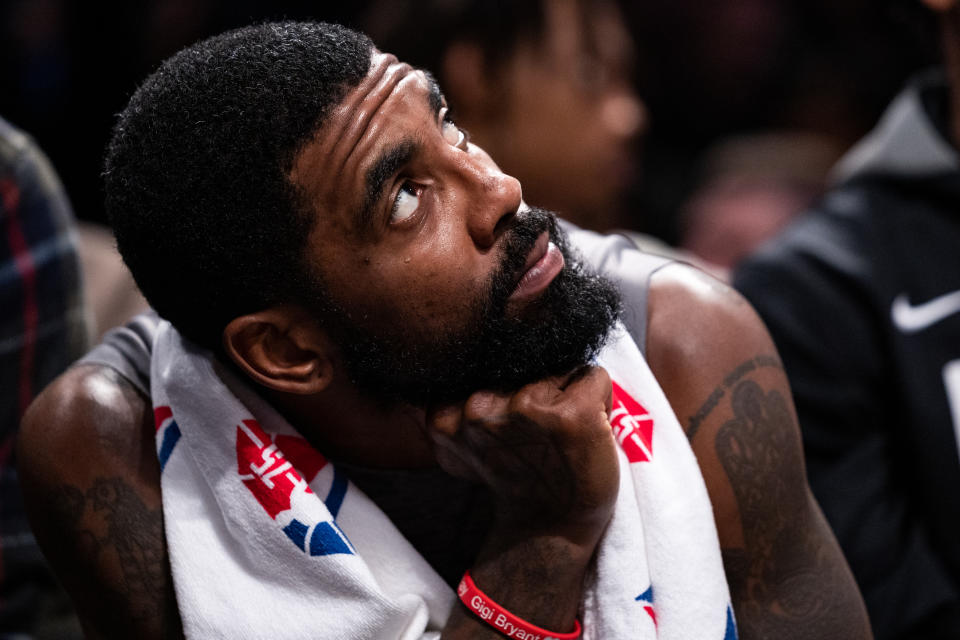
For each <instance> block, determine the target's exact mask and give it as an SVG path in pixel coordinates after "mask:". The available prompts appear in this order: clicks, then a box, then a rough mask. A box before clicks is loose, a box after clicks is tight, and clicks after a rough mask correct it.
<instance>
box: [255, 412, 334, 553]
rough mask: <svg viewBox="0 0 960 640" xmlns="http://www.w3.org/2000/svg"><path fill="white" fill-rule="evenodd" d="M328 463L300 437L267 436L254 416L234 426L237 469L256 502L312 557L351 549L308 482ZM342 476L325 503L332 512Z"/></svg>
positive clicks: (332, 513)
mask: <svg viewBox="0 0 960 640" xmlns="http://www.w3.org/2000/svg"><path fill="white" fill-rule="evenodd" d="M326 465H327V459H326V458H324V457H323V456H322V455H320V453H318V452H317V451H316V450H315V449H314V448H313V447H311V446H310V445H309V444H308V443H307V441H306V440H304V439H303V438H301V437H299V436H292V435H283V434H279V435H277V436H276V437H275V438H271V437H270V434H268V433H267V432H266V431H264V430H263V428H262V427H261V426H260V424H259V423H258V422H257V421H256V420H243V421H242V422H241V423H240V424H239V425H238V426H237V472H238V473H239V475H240V480H241V481H242V482H243V484H244V486H246V487H247V489H249V490H250V493H252V494H253V497H255V498H256V499H257V502H259V503H260V506H261V507H263V509H264V511H266V512H267V515H269V516H270V517H271V518H273V519H274V520H275V521H276V522H277V523H278V524H279V525H280V526H281V528H282V529H283V532H284V533H285V534H286V536H287V537H288V538H289V539H290V540H291V541H293V543H294V544H295V545H296V546H297V548H299V549H300V550H301V551H303V552H305V553H308V554H309V555H311V556H324V555H332V554H336V553H347V554H352V553H353V549H352V547H351V546H350V543H349V541H347V538H346V536H344V535H343V532H341V531H340V528H339V527H338V526H337V525H336V523H334V522H331V521H328V520H327V519H326V518H327V517H329V516H326V514H324V513H323V509H322V507H321V506H320V503H319V499H318V498H317V497H316V496H315V495H314V494H313V491H312V490H311V489H310V485H309V484H308V483H309V482H311V481H312V480H313V478H314V477H315V476H316V475H317V474H318V473H319V472H320V470H321V469H323V468H324V467H325V466H326ZM345 490H346V480H345V479H344V478H339V477H336V476H335V478H334V481H333V486H332V487H331V491H330V495H328V496H327V501H326V504H327V507H328V511H330V512H331V515H333V516H336V512H337V509H339V506H340V502H341V501H342V500H343V492H344V491H345Z"/></svg>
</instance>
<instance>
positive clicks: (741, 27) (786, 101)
mask: <svg viewBox="0 0 960 640" xmlns="http://www.w3.org/2000/svg"><path fill="white" fill-rule="evenodd" d="M450 1H451V2H456V0H450ZM369 5H370V2H364V1H355V2H351V3H346V2H339V3H335V4H326V3H322V2H306V1H299V2H297V1H285V2H263V1H258V0H230V1H225V0H143V1H134V0H130V1H106V2H79V1H71V0H2V1H0V79H2V84H0V113H2V114H3V115H4V117H6V118H7V119H8V120H10V121H11V122H13V123H15V124H16V125H17V126H19V127H20V128H22V129H25V130H26V131H28V132H30V133H32V134H33V135H34V137H35V138H36V139H37V141H38V143H39V144H40V146H41V147H42V148H43V149H44V150H46V152H47V153H48V154H49V155H50V157H51V159H52V160H53V163H54V165H55V166H56V168H57V170H58V172H59V173H60V175H61V177H62V179H63V181H64V183H65V185H66V189H67V192H68V194H69V196H70V198H71V200H72V202H73V205H74V208H75V210H76V213H77V216H78V217H79V218H80V219H82V220H88V221H102V220H103V213H102V197H101V187H100V179H99V172H100V167H101V160H102V154H103V148H104V145H105V143H106V140H107V137H108V135H109V130H110V127H111V125H112V122H113V118H114V114H115V113H117V112H118V111H119V110H121V109H122V108H123V106H124V104H125V102H126V99H127V98H128V96H129V95H130V93H131V92H132V91H133V89H134V88H135V86H136V84H137V82H138V81H140V80H141V79H143V78H144V77H145V75H146V74H147V73H149V72H150V71H151V70H152V69H154V68H155V67H156V65H157V64H158V63H159V61H160V60H162V59H163V58H165V57H166V56H169V55H170V54H172V53H173V52H175V51H176V50H178V49H179V48H181V47H182V46H184V45H186V44H188V43H190V42H193V41H195V40H197V39H199V38H202V37H204V36H207V35H210V34H213V33H216V32H219V31H222V30H224V29H226V28H229V27H233V26H239V25H243V24H247V23H250V22H252V21H260V20H265V19H275V18H318V19H325V20H332V21H339V22H342V23H345V24H348V25H351V26H361V25H362V20H363V19H364V12H365V11H366V10H367V8H368V6H369ZM914 5H919V3H915V2H909V1H906V0H904V1H902V2H877V1H876V0H723V1H721V2H716V1H707V0H647V1H644V2H622V3H621V11H622V14H623V16H624V18H625V21H626V24H627V26H628V28H629V30H630V32H631V33H632V35H633V38H634V40H635V46H636V52H637V56H636V60H635V66H634V69H635V70H636V90H637V92H638V94H639V96H640V97H641V98H642V99H643V101H644V102H645V103H646V106H647V108H648V110H649V122H648V127H647V131H646V134H645V135H644V136H642V137H641V138H640V139H639V142H638V143H637V144H639V145H640V147H641V150H640V151H641V153H640V158H641V159H642V166H641V167H639V168H638V169H637V170H636V176H635V178H634V180H633V183H632V185H631V186H630V188H629V190H628V191H627V194H626V196H625V203H626V206H625V211H626V212H627V216H626V217H625V218H624V219H623V224H622V225H621V226H625V227H629V228H632V229H635V230H639V231H644V232H647V233H650V234H652V235H654V236H657V237H659V238H661V239H663V240H665V241H667V242H668V243H670V244H693V245H694V248H695V247H696V242H697V240H696V234H697V232H698V226H697V225H699V224H700V223H699V222H698V220H699V217H698V216H700V212H701V211H702V210H704V208H706V210H707V211H709V212H711V214H710V215H713V213H712V212H713V211H715V210H716V208H717V207H718V206H720V207H721V208H722V207H723V206H725V203H726V202H727V201H726V200H724V198H726V197H728V196H729V188H728V187H729V184H728V182H729V181H727V182H725V176H728V175H729V174H730V173H731V172H732V173H733V174H735V175H736V176H740V175H741V174H744V173H746V174H748V175H753V174H756V173H760V174H764V175H766V174H776V176H780V175H781V173H785V174H789V177H788V178H785V180H786V181H790V180H793V179H794V178H796V179H797V180H798V181H799V182H803V181H804V180H806V179H807V178H806V177H805V176H806V174H809V184H807V185H800V192H799V193H798V194H793V195H796V198H795V200H796V206H803V205H804V204H806V201H807V200H809V198H810V197H812V195H813V194H815V192H816V191H817V189H818V188H819V186H820V183H821V181H822V178H823V175H824V172H825V167H828V166H829V164H830V163H831V162H832V161H833V160H834V159H835V158H836V157H837V156H838V155H839V154H840V153H841V152H842V151H843V150H844V149H845V148H846V147H847V146H849V145H850V144H851V143H852V142H853V141H855V140H856V139H857V138H859V137H860V136H862V135H863V134H864V133H866V132H867V131H868V130H869V128H870V127H871V126H872V125H873V124H874V122H875V121H876V119H877V117H878V115H879V114H880V112H881V110H882V108H883V107H884V106H885V105H886V103H887V102H888V101H889V100H890V99H891V98H892V96H893V95H894V94H895V93H896V91H897V89H898V88H899V87H900V86H901V85H902V83H903V82H904V80H905V78H906V77H907V76H908V75H909V73H910V72H911V71H912V70H915V69H917V68H921V67H924V66H927V65H929V64H930V63H931V62H932V61H933V60H934V59H935V57H936V54H937V52H936V51H935V50H932V49H931V47H932V46H933V43H935V41H936V38H935V35H936V34H935V33H933V32H931V31H930V25H927V24H926V23H925V18H926V15H925V13H924V12H923V11H922V10H921V9H920V7H919V6H914ZM454 106H455V105H454ZM783 134H786V135H783ZM793 150H795V151H796V152H795V153H794V152H793ZM785 151H786V153H785ZM785 157H786V160H785ZM781 165H784V166H781ZM718 176H719V177H718ZM776 176H775V177H776ZM761 177H762V178H763V179H766V178H764V177H763V176H761ZM767 177H769V176H767ZM777 179H779V178H777ZM734 182H735V183H736V180H734ZM718 185H719V186H718ZM718 189H719V191H718ZM781 195H782V194H781ZM793 195H788V196H787V197H786V200H785V201H786V202H789V203H792V202H794V200H791V198H793ZM778 197H779V196H778ZM718 198H719V202H718ZM734 202H736V203H737V205H736V207H735V208H736V209H737V210H738V211H740V210H742V209H743V206H742V203H741V202H740V200H738V199H734ZM781 204H782V202H781ZM758 206H763V205H758ZM790 206H793V205H792V204H789V205H787V208H788V209H789V208H790ZM700 233H701V235H703V231H701V232H700ZM686 236H691V237H693V238H694V239H693V240H690V239H689V238H686ZM706 236H708V237H712V236H711V234H710V233H709V232H707V233H706ZM704 251H706V252H709V251H710V249H709V248H707V249H704Z"/></svg>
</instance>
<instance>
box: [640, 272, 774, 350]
mask: <svg viewBox="0 0 960 640" xmlns="http://www.w3.org/2000/svg"><path fill="white" fill-rule="evenodd" d="M648 318H649V320H648V322H649V330H648V335H647V352H648V353H649V359H650V361H651V362H650V364H651V367H654V366H655V364H659V362H658V360H659V361H662V363H663V364H666V363H675V364H680V363H686V364H687V365H690V366H692V365H694V364H695V363H700V365H701V366H704V365H707V364H708V363H709V362H715V361H717V360H719V359H721V358H722V357H723V356H724V355H725V352H726V351H729V350H733V351H734V352H736V353H739V352H740V351H742V350H743V349H744V348H745V347H746V346H749V345H751V344H752V343H753V342H754V336H755V334H759V335H760V337H765V331H764V328H763V324H762V323H761V322H760V320H759V318H758V317H757V315H756V313H755V312H754V310H753V308H752V307H751V306H750V304H749V303H748V302H747V301H746V300H745V299H744V298H743V296H742V295H740V294H739V293H738V292H737V291H736V290H734V289H733V288H732V287H731V286H730V285H728V284H727V283H725V282H723V281H721V280H719V279H717V278H715V277H714V276H712V275H710V274H708V273H706V272H704V271H702V270H700V269H698V268H696V267H694V266H691V265H688V264H684V263H681V262H675V263H672V264H670V265H667V266H666V267H664V268H663V269H660V270H658V271H657V272H656V273H655V274H654V275H653V277H652V278H651V279H650V293H649V302H648ZM734 357H736V356H734Z"/></svg>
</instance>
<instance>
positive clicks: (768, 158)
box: [678, 131, 841, 273]
mask: <svg viewBox="0 0 960 640" xmlns="http://www.w3.org/2000/svg"><path fill="white" fill-rule="evenodd" d="M840 155H841V148H840V145H839V144H838V143H837V141H836V140H834V139H832V138H830V137H829V136H824V135H819V134H815V133H804V132H800V131H769V132H764V133H757V134H752V135H740V136H735V137H733V138H729V139H725V140H723V141H721V142H719V143H717V144H716V145H714V146H712V147H711V148H709V149H708V150H707V151H706V152H705V153H704V155H703V159H702V160H701V162H700V164H701V166H702V168H701V169H700V173H701V175H702V178H701V179H700V184H699V186H698V187H697V189H696V190H695V191H694V192H693V193H692V194H691V195H690V197H689V199H688V200H687V201H686V202H685V203H684V204H683V206H682V208H681V209H680V212H679V216H680V217H679V221H678V222H679V225H680V247H681V248H682V249H683V250H685V251H689V252H690V253H692V254H693V255H695V256H697V257H699V258H700V259H701V260H704V261H707V262H708V263H710V264H712V265H715V266H716V267H717V268H719V269H722V270H724V271H725V272H727V273H729V270H730V269H732V268H733V267H735V266H736V265H737V263H739V262H740V260H742V259H743V258H745V257H746V256H747V255H749V254H750V253H752V252H753V251H755V250H756V249H758V248H759V247H760V245H761V244H763V242H764V241H766V240H769V239H770V238H772V237H773V236H775V235H776V234H777V233H779V232H780V231H782V230H783V228H784V227H785V226H786V225H787V224H788V223H789V222H790V221H791V220H793V219H794V218H795V217H796V216H797V214H799V213H800V212H801V211H803V210H804V209H805V208H807V207H809V206H810V205H811V204H813V202H814V200H815V199H816V198H817V197H819V196H820V195H821V194H822V193H823V189H824V187H825V185H826V180H827V175H828V173H829V170H830V167H831V166H832V165H833V163H834V162H836V160H837V159H838V158H839V157H840Z"/></svg>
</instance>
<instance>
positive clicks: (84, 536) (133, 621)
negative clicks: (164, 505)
mask: <svg viewBox="0 0 960 640" xmlns="http://www.w3.org/2000/svg"><path fill="white" fill-rule="evenodd" d="M51 498H52V500H51V512H52V514H53V517H54V519H55V521H56V522H58V523H59V526H60V527H62V531H63V533H64V535H63V539H64V540H65V541H68V542H67V544H71V543H72V547H73V548H72V549H71V550H70V552H69V553H71V554H72V556H73V560H72V561H71V562H72V566H71V570H73V571H76V572H77V575H78V576H79V578H80V579H79V580H78V582H80V583H81V584H82V582H87V583H89V581H90V580H91V579H96V581H97V584H98V586H99V587H100V592H99V593H97V594H96V595H94V596H93V597H87V598H86V604H87V605H90V604H91V603H95V604H93V608H92V610H91V611H90V613H91V614H92V615H91V618H92V620H94V621H96V624H97V625H98V627H100V628H108V629H110V630H111V633H110V634H108V635H110V636H112V635H113V633H112V631H113V630H116V631H117V632H119V633H121V634H130V633H134V632H135V631H136V630H142V629H145V628H150V629H159V628H163V627H165V626H166V627H167V630H168V631H167V632H168V633H175V629H174V627H179V622H178V621H177V624H176V625H174V624H172V623H173V622H174V620H175V619H176V607H175V604H174V603H173V596H172V589H171V586H172V585H171V584H170V582H171V581H170V578H169V570H168V568H167V557H166V549H165V545H164V539H163V514H162V510H161V509H160V508H159V507H158V508H156V509H151V508H150V507H148V506H147V505H146V504H145V503H144V502H143V500H142V499H141V498H140V496H139V495H137V493H136V492H135V491H134V490H133V488H131V487H130V485H128V484H127V483H126V482H125V481H124V480H123V479H122V478H119V477H114V478H97V479H96V480H95V481H94V483H93V485H92V486H91V487H90V488H88V489H87V490H86V491H82V490H81V489H79V488H77V487H73V486H69V485H65V486H62V487H61V489H60V492H59V493H58V494H56V495H54V496H51ZM165 596H167V597H166V598H165ZM165 600H166V602H164V601H165ZM171 605H172V606H171ZM171 617H172V618H173V620H171ZM164 618H166V621H167V623H168V624H166V625H164Z"/></svg>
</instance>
